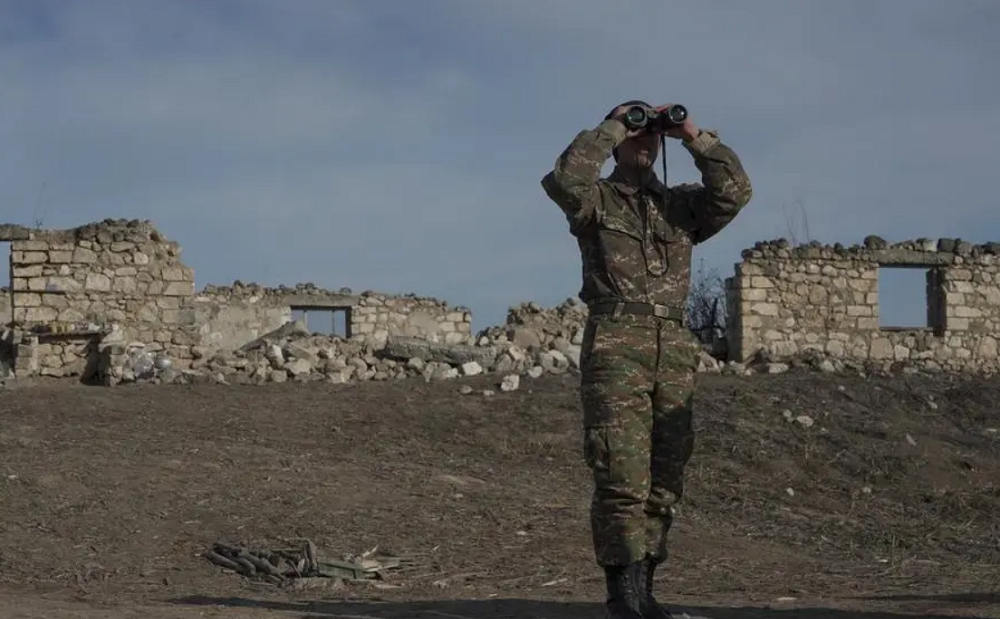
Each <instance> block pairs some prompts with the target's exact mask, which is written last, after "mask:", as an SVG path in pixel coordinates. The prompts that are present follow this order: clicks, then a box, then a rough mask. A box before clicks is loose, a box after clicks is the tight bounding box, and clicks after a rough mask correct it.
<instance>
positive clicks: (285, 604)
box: [171, 596, 979, 619]
mask: <svg viewBox="0 0 1000 619" xmlns="http://www.w3.org/2000/svg"><path fill="white" fill-rule="evenodd" d="M171 602H172V603H174V604H182V605H194V606H224V607H230V608H248V609H249V608H252V609H259V610H268V611H271V612H274V613H281V614H280V615H279V614H276V615H275V617H276V618H277V617H283V616H294V617H296V619H300V618H301V619H535V618H537V619H542V618H544V619H585V618H587V617H593V618H594V619H603V616H604V613H603V610H604V609H603V606H602V605H601V604H594V603H583V602H548V601H540V600H521V599H502V600H501V599H494V600H436V601H426V602H339V601H325V600H310V601H302V602H293V601H276V600H254V599H249V598H212V597H201V596H191V597H185V598H180V599H176V600H171ZM671 610H672V611H673V612H674V613H675V615H679V616H681V617H682V616H683V615H681V613H688V614H689V615H691V616H692V617H705V618H708V619H904V618H907V619H915V618H921V617H922V618H923V619H979V618H977V617H975V616H973V615H967V616H958V615H953V614H952V615H938V614H922V615H921V614H915V613H914V612H913V610H912V609H908V612H900V613H895V612H881V611H880V612H858V611H846V610H836V609H831V608H788V609H772V608H754V607H745V608H730V607H672V608H671ZM286 613H289V615H286ZM254 616H256V615H254Z"/></svg>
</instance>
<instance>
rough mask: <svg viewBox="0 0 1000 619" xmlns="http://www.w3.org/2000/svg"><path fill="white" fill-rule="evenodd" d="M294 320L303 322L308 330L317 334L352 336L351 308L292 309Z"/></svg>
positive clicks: (301, 307)
mask: <svg viewBox="0 0 1000 619" xmlns="http://www.w3.org/2000/svg"><path fill="white" fill-rule="evenodd" d="M292 320H301V321H303V322H304V323H306V328H307V329H309V330H310V331H312V332H313V333H316V334H322V335H334V336H337V337H342V338H345V339H346V338H348V337H350V336H351V308H349V307H307V306H294V307H292Z"/></svg>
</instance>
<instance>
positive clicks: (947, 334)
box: [726, 237, 1000, 373]
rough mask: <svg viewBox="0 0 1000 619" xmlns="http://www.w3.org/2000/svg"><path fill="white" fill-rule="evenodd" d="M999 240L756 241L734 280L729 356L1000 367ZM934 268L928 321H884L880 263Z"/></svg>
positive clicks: (961, 368)
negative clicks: (903, 324)
mask: <svg viewBox="0 0 1000 619" xmlns="http://www.w3.org/2000/svg"><path fill="white" fill-rule="evenodd" d="M997 254H1000V244H994V243H990V244H986V245H971V244H969V243H965V242H961V241H954V240H948V239H942V240H940V241H930V240H918V241H912V242H905V243H898V244H894V245H888V244H886V243H885V242H884V241H882V240H881V239H878V238H877V237H869V238H868V239H866V240H865V244H864V245H863V246H857V245H855V246H852V247H843V246H841V245H839V244H838V245H834V246H820V245H818V244H811V245H807V246H800V247H794V248H792V247H790V246H789V245H788V244H787V243H786V242H784V241H775V242H766V243H758V244H757V245H756V246H755V247H754V248H753V249H749V250H746V251H744V252H743V261H742V263H740V264H738V265H737V266H736V274H735V275H734V276H733V277H731V278H729V279H728V280H726V296H727V307H728V308H729V314H728V320H729V322H728V325H727V339H728V347H729V356H730V359H733V360H735V361H740V362H742V361H745V360H747V359H749V358H751V357H752V356H754V355H755V354H757V353H758V351H761V350H764V351H767V353H768V354H769V356H771V357H772V358H776V359H783V358H792V357H795V356H797V355H800V354H802V353H809V352H810V351H811V352H813V353H815V352H820V353H823V354H824V355H827V356H830V357H833V358H841V359H851V360H858V361H874V362H884V363H890V362H904V363H906V364H908V365H916V366H921V367H925V368H928V369H942V370H951V371H973V372H988V373H993V372H996V371H997V370H998V369H1000V361H998V353H997V339H996V338H997V331H998V329H1000V256H998V255H997ZM880 267H921V268H924V269H927V271H928V272H927V285H926V288H927V293H928V306H927V316H928V326H927V327H926V328H915V329H909V328H881V327H880V321H879V305H878V300H879V275H878V274H879V268H880Z"/></svg>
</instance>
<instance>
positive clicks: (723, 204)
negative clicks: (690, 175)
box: [670, 130, 753, 244]
mask: <svg viewBox="0 0 1000 619" xmlns="http://www.w3.org/2000/svg"><path fill="white" fill-rule="evenodd" d="M684 147H685V148H686V149H687V150H688V152H690V153H691V155H692V156H693V157H694V163H695V166H696V167H697V168H698V170H699V171H700V172H701V180H702V182H701V184H698V183H692V184H687V185H679V186H677V187H673V188H671V189H670V192H671V194H672V198H673V199H674V200H676V201H677V202H678V203H680V204H681V205H683V206H682V208H684V209H685V210H687V211H688V212H689V215H690V217H691V219H692V220H693V221H694V222H695V229H694V230H693V231H692V232H693V235H692V236H693V241H694V243H695V244H698V243H702V242H704V241H706V240H708V239H710V238H711V237H713V236H715V235H716V234H717V233H718V232H719V231H720V230H722V229H723V228H725V227H726V226H727V225H729V223H730V222H731V221H732V220H733V219H735V218H736V215H738V214H739V212H740V211H741V210H742V209H743V207H744V206H746V205H747V204H748V203H749V202H750V198H752V197H753V187H752V186H751V184H750V177H749V176H747V173H746V171H745V170H744V169H743V164H742V163H741V162H740V158H739V157H738V156H737V155H736V153H735V152H734V151H733V149H731V148H730V147H728V146H726V145H725V144H723V143H722V142H721V141H720V140H719V135H718V133H716V132H714V131H707V130H702V132H701V133H700V134H699V135H698V137H697V138H695V139H694V140H693V141H691V142H685V143H684Z"/></svg>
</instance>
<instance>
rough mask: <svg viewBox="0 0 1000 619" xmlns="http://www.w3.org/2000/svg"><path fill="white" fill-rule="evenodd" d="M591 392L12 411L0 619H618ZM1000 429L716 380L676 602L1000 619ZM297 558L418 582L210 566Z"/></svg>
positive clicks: (691, 482) (989, 393)
mask: <svg viewBox="0 0 1000 619" xmlns="http://www.w3.org/2000/svg"><path fill="white" fill-rule="evenodd" d="M575 380H576V379H575V378H574V377H572V376H562V377H547V378H542V379H538V380H531V379H525V380H524V381H523V382H522V386H521V389H520V390H518V391H515V392H511V393H501V392H499V391H498V392H497V393H495V394H494V395H490V396H487V395H483V394H482V393H481V392H480V391H481V390H483V389H493V388H495V385H494V381H495V378H493V377H476V378H473V379H461V380H458V381H452V382H445V383H436V384H426V383H424V382H423V381H420V380H411V381H405V382H400V383H391V384H390V383H372V384H362V385H351V386H336V385H329V384H292V383H288V384H272V385H266V386H262V387H246V386H244V387H229V386H222V385H192V386H122V387H116V388H114V389H106V388H101V387H82V386H78V385H68V384H65V383H63V384H45V385H37V386H33V387H15V388H7V389H0V475H2V478H0V617H3V618H6V619H16V618H24V619H28V618H31V619H37V618H41V617H45V618H46V619H68V618H75V619H92V618H96V617H124V618H127V617H146V618H154V619H167V618H171V619H173V618H178V619H180V618H189V617H248V618H250V619H253V618H256V617H277V618H284V617H290V618H299V617H302V618H304V617H326V618H334V617H344V618H346V617H351V618H360V617H379V618H403V617H407V618H410V617H420V618H422V619H423V618H426V619H431V618H434V619H442V618H444V619H448V618H451V619H462V618H475V619H480V618H482V619H485V618H501V617H511V618H514V617H517V618H521V617H539V618H540V617H545V618H550V619H571V618H572V619H577V618H579V617H601V616H602V615H601V613H602V606H601V599H602V596H603V577H602V575H601V573H600V572H599V570H598V569H597V568H596V566H595V565H594V563H593V560H592V556H591V546H590V536H589V530H588V517H587V510H588V505H589V500H590V495H589V480H588V477H587V471H586V470H585V468H584V466H583V463H582V456H581V439H580V430H579V427H578V424H579V411H578V400H577V389H576V383H575ZM461 385H471V386H473V387H474V388H476V389H477V391H476V392H474V393H472V394H468V395H461V394H459V393H458V389H459V387H460V386H461ZM998 403H1000V380H994V381H985V380H970V379H959V378H948V377H936V378H928V377H918V376H911V377H896V378H883V379H868V380H865V379H862V378H859V377H852V376H829V375H817V374H789V375H777V376H756V377H747V378H737V377H722V376H703V377H701V378H700V383H699V396H698V401H697V406H698V412H697V419H698V432H699V435H698V437H699V438H698V447H697V451H696V454H695V457H694V459H693V461H692V464H691V466H690V468H689V473H688V486H687V495H686V497H685V501H684V504H683V507H682V509H681V512H680V515H679V518H678V523H677V525H676V526H675V529H674V530H675V533H674V534H673V546H672V548H673V556H672V558H671V561H670V563H669V567H668V568H667V569H664V570H662V574H661V575H660V582H659V584H658V588H659V591H660V592H661V593H660V598H661V600H662V601H664V602H668V603H670V604H672V605H673V606H674V607H675V608H677V609H680V610H685V611H687V612H690V613H692V614H697V615H704V616H708V617H712V618H715V619H749V618H757V619H779V618H780V619H784V618H791V617H801V618H804V619H847V618H849V617H850V618H856V619H885V618H891V617H899V616H904V615H905V616H912V615H915V616H924V617H945V616H948V617H966V618H971V617H1000V433H998V430H1000V407H998ZM801 415H806V416H808V419H806V418H799V416H801ZM797 418H798V419H797ZM810 422H811V423H810ZM288 538H308V539H310V540H312V541H313V542H315V543H316V545H317V546H318V548H319V549H320V552H321V553H322V554H324V555H326V556H329V557H334V558H336V557H339V556H340V555H342V554H344V553H358V552H361V551H364V550H366V549H369V548H372V547H374V546H378V547H379V548H380V550H381V551H383V552H387V553H390V554H394V555H396V556H402V557H405V558H406V559H407V562H406V563H405V565H404V566H403V567H402V568H400V569H397V570H393V571H390V572H389V573H388V574H387V579H386V580H385V581H384V582H383V583H382V585H383V586H380V587H376V586H373V585H371V584H356V585H351V584H349V585H345V586H342V587H340V588H329V589H312V590H301V589H292V588H284V587H279V586H275V585H269V584H263V583H259V582H252V581H249V580H247V579H244V578H243V577H240V576H238V575H236V574H234V573H232V572H228V571H225V570H223V569H220V568H218V567H216V566H214V565H212V564H211V563H209V562H208V561H207V560H205V559H204V558H203V557H202V556H201V553H202V552H203V551H204V550H205V549H206V548H208V547H210V546H211V545H212V544H213V542H218V541H223V542H233V543H237V542H238V543H252V544H254V545H256V546H261V547H280V546H282V545H283V542H282V541H281V540H283V539H288Z"/></svg>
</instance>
